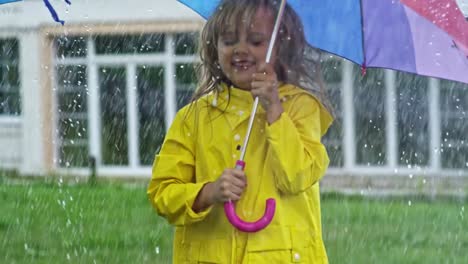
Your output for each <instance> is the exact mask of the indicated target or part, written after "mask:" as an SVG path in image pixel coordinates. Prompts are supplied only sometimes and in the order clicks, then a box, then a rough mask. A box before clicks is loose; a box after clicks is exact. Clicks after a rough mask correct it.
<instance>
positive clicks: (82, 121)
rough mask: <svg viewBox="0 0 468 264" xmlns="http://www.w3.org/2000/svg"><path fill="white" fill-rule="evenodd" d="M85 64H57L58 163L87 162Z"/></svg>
mask: <svg viewBox="0 0 468 264" xmlns="http://www.w3.org/2000/svg"><path fill="white" fill-rule="evenodd" d="M86 91H87V75H86V66H81V65H58V66H57V92H56V98H57V112H58V124H57V129H58V131H57V137H58V142H59V144H58V158H59V160H58V164H59V166H61V167H86V166H88V155H89V149H88V148H89V147H88V130H87V127H88V116H87V94H86Z"/></svg>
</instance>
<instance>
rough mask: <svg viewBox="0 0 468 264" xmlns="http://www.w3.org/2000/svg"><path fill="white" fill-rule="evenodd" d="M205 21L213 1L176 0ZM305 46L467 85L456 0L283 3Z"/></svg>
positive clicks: (465, 32)
mask: <svg viewBox="0 0 468 264" xmlns="http://www.w3.org/2000/svg"><path fill="white" fill-rule="evenodd" d="M180 2H182V3H184V4H185V5H187V6H188V7H190V8H192V9H193V10H194V11H196V12H197V13H199V14H200V15H201V16H202V17H204V18H207V17H209V16H210V14H211V13H212V12H213V11H214V9H215V8H216V6H217V5H218V4H219V2H220V1H219V0H215V1H202V0H180ZM288 3H289V5H291V7H292V8H293V9H294V10H295V11H296V13H297V14H298V15H299V16H300V17H301V19H302V22H303V24H304V30H305V35H306V39H307V41H308V43H309V44H310V45H311V46H313V47H316V48H319V49H322V50H324V51H327V52H330V53H333V54H336V55H338V56H341V57H343V58H346V59H348V60H351V61H353V62H355V63H357V64H359V65H361V66H363V68H366V67H378V68H387V69H394V70H400V71H405V72H410V73H416V74H420V75H425V76H432V77H438V78H444V79H449V80H454V81H459V82H464V83H468V74H467V73H468V22H467V21H466V20H465V17H464V16H463V14H462V12H461V11H460V8H459V7H458V4H457V2H456V0H438V1H433V0H400V1H394V0H379V1H376V0H342V1H336V0H288Z"/></svg>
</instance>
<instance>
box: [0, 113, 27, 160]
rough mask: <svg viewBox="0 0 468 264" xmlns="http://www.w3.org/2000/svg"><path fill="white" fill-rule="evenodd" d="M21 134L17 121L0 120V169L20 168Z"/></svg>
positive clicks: (19, 124)
mask: <svg viewBox="0 0 468 264" xmlns="http://www.w3.org/2000/svg"><path fill="white" fill-rule="evenodd" d="M22 134H23V133H22V128H21V123H20V121H19V119H16V118H15V119H13V118H11V119H5V118H1V119H0V169H14V168H18V167H19V166H20V164H21V160H22V158H21V153H22V149H21V137H22Z"/></svg>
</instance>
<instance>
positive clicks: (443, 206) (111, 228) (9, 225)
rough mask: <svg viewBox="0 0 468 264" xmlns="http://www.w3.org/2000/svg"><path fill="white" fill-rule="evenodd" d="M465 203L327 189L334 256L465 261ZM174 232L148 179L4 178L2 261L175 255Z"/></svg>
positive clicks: (135, 259)
mask: <svg viewBox="0 0 468 264" xmlns="http://www.w3.org/2000/svg"><path fill="white" fill-rule="evenodd" d="M409 201H411V204H410V202H409ZM465 204H466V201H456V200H447V199H442V200H434V201H431V200H425V199H421V198H418V199H415V198H413V199H412V198H398V199H391V200H390V199H385V200H384V199H364V198H362V197H359V196H341V195H335V194H327V195H324V196H323V198H322V218H323V226H324V228H323V232H324V234H323V235H324V239H325V244H326V247H327V251H328V254H329V258H330V263H468V220H467V219H466V218H467V217H468V214H467V213H466V211H467V210H468V208H467V206H465ZM171 236H172V228H171V227H170V226H169V225H168V224H167V223H166V222H165V220H164V219H161V218H160V217H158V216H157V215H156V213H155V212H154V211H153V209H152V208H151V206H150V204H149V202H148V201H147V198H146V194H145V184H133V185H129V184H126V185H124V184H116V183H102V182H101V183H99V184H97V185H95V186H93V187H90V186H88V185H86V184H83V183H75V184H63V183H60V181H59V180H57V179H53V180H50V179H49V180H45V181H44V180H35V181H31V180H29V181H23V182H21V183H15V184H12V183H11V182H10V181H6V180H5V179H3V180H1V181H0V263H170V259H171V251H172V250H171V247H172V245H171V243H172V238H171Z"/></svg>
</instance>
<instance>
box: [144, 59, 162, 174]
mask: <svg viewBox="0 0 468 264" xmlns="http://www.w3.org/2000/svg"><path fill="white" fill-rule="evenodd" d="M137 74H138V84H137V87H138V114H139V138H140V146H139V149H140V163H141V164H142V165H152V164H153V161H154V157H155V155H156V153H158V152H159V148H160V147H161V145H162V142H163V140H164V135H165V133H166V125H165V111H164V109H165V104H164V101H165V100H164V67H162V66H152V67H146V66H141V67H139V68H138V70H137Z"/></svg>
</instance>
